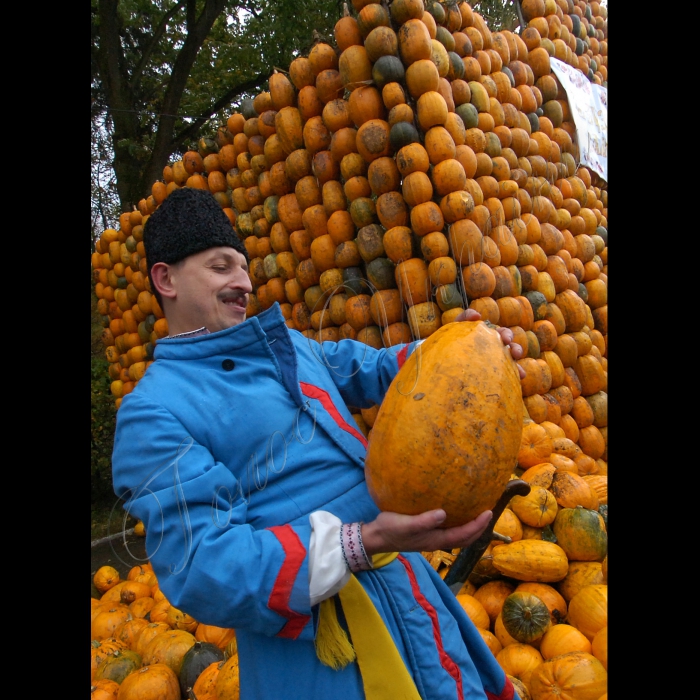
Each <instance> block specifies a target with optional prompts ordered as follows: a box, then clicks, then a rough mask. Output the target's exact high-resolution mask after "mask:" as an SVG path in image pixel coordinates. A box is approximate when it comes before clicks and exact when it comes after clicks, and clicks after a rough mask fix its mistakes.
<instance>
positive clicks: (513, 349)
mask: <svg viewBox="0 0 700 700" xmlns="http://www.w3.org/2000/svg"><path fill="white" fill-rule="evenodd" d="M480 320H481V314H480V313H479V312H478V311H475V310H474V309H465V310H464V311H462V313H461V314H459V316H457V318H456V319H455V321H480ZM496 330H497V331H498V333H499V335H500V336H501V340H502V341H503V344H504V345H505V346H506V347H507V348H508V349H509V350H510V355H511V357H512V358H513V359H514V360H519V359H520V358H521V357H522V356H523V348H522V346H521V345H520V344H519V343H514V342H513V331H512V330H510V328H504V327H502V326H496ZM518 374H519V375H520V379H525V370H524V369H523V368H522V367H521V366H520V365H518Z"/></svg>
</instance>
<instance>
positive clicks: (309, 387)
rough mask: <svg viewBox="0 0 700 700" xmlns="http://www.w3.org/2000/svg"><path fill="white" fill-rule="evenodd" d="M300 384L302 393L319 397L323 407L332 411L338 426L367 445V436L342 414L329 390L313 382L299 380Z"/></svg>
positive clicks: (312, 397)
mask: <svg viewBox="0 0 700 700" xmlns="http://www.w3.org/2000/svg"><path fill="white" fill-rule="evenodd" d="M299 386H300V387H301V393H302V394H304V396H308V397H309V398H310V399H318V400H319V401H320V402H321V405H322V406H323V408H325V409H326V411H328V413H330V415H331V417H332V418H333V420H334V421H335V422H336V423H337V424H338V427H340V428H342V429H343V430H345V431H346V432H348V433H350V435H352V436H353V437H356V438H357V439H358V440H359V441H360V442H361V443H362V444H363V445H364V446H365V447H367V440H366V439H365V436H364V435H363V434H362V433H361V432H360V431H359V430H358V429H357V428H355V427H353V426H352V425H350V424H349V423H348V422H347V421H346V420H345V418H343V416H342V415H340V411H339V410H338V409H337V408H336V407H335V404H334V403H333V399H331V397H330V395H329V394H328V392H327V391H324V390H323V389H320V388H319V387H317V386H314V385H313V384H307V383H306V382H299Z"/></svg>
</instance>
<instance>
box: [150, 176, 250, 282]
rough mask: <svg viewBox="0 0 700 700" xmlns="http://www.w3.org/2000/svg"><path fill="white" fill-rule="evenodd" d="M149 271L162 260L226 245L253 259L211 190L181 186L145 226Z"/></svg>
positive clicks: (169, 262) (168, 262)
mask: <svg viewBox="0 0 700 700" xmlns="http://www.w3.org/2000/svg"><path fill="white" fill-rule="evenodd" d="M143 245H144V248H145V250H146V261H147V266H148V275H149V277H150V275H151V268H152V267H153V265H155V264H156V263H158V262H164V263H167V264H173V263H176V262H180V260H184V259H185V258H186V257H188V256H189V255H194V254H195V253H201V252H202V251H203V250H208V249H209V248H215V247H218V246H226V247H229V248H233V249H234V250H237V251H238V252H239V253H241V254H242V255H244V256H245V259H246V260H247V261H249V258H248V251H247V250H246V247H245V246H244V245H243V241H241V239H240V238H239V237H238V234H237V233H236V231H235V230H234V228H233V226H232V225H231V222H230V221H229V218H228V217H227V216H226V214H224V212H223V211H222V209H221V206H220V205H219V203H218V202H217V201H216V199H214V196H213V195H212V194H211V192H208V191H207V190H200V189H195V188H193V187H181V188H180V189H177V190H174V191H173V192H171V193H170V194H169V195H168V197H167V198H166V199H165V201H164V202H163V203H162V204H161V205H160V206H159V207H158V208H157V209H156V210H155V211H154V212H153V214H151V216H149V217H148V220H147V221H146V225H145V226H144V230H143Z"/></svg>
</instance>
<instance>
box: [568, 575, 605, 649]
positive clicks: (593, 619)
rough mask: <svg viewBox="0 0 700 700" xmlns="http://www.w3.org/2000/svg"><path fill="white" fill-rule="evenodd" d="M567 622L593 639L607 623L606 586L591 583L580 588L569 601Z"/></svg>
mask: <svg viewBox="0 0 700 700" xmlns="http://www.w3.org/2000/svg"><path fill="white" fill-rule="evenodd" d="M568 621H569V624H571V625H573V626H574V627H576V628H577V629H579V630H580V631H581V632H583V634H585V635H586V637H588V639H589V640H591V641H593V638H594V637H595V635H596V634H597V633H598V632H599V631H600V630H601V629H602V628H603V627H606V626H607V624H608V586H607V584H605V583H593V584H589V585H588V586H584V587H583V588H581V589H580V590H579V591H578V592H577V593H576V594H575V595H574V597H573V598H572V599H571V600H570V601H569V618H568Z"/></svg>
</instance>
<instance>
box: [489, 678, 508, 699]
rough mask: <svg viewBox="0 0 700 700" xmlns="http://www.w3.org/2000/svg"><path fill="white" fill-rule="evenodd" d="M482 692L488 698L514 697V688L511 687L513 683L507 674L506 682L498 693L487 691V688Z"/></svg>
mask: <svg viewBox="0 0 700 700" xmlns="http://www.w3.org/2000/svg"><path fill="white" fill-rule="evenodd" d="M484 692H485V693H486V697H487V698H488V699H489V700H513V698H514V697H515V688H514V687H513V684H512V683H511V680H510V678H508V676H506V682H505V685H504V686H503V690H502V691H501V694H500V695H494V694H493V693H489V691H488V690H485V691H484Z"/></svg>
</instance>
